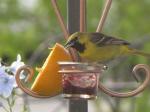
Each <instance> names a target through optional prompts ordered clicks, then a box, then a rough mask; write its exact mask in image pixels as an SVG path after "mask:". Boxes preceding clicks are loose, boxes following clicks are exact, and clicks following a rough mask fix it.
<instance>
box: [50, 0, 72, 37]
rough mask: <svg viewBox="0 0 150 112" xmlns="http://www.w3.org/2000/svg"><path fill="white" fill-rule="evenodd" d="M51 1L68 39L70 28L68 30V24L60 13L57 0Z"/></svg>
mask: <svg viewBox="0 0 150 112" xmlns="http://www.w3.org/2000/svg"><path fill="white" fill-rule="evenodd" d="M51 2H52V6H53V7H54V11H55V13H56V16H57V18H58V22H59V24H60V27H61V29H62V30H63V33H64V36H65V38H66V39H67V38H68V37H69V33H68V30H67V28H66V25H65V23H64V19H63V17H62V15H61V13H60V10H59V8H58V5H57V2H56V0H51Z"/></svg>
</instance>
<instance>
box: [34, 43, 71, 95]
mask: <svg viewBox="0 0 150 112" xmlns="http://www.w3.org/2000/svg"><path fill="white" fill-rule="evenodd" d="M71 60H72V59H71V56H70V54H69V52H68V51H67V50H66V49H65V48H64V47H63V46H62V45H60V44H58V43H56V44H55V46H54V47H53V49H52V51H51V52H50V54H49V56H48V57H47V59H46V61H45V62H44V64H43V66H42V68H41V70H40V72H39V74H38V76H37V77H36V79H35V81H34V83H33V85H32V87H31V90H32V91H34V92H36V93H38V94H40V95H46V96H55V95H58V94H60V93H61V91H62V84H61V74H58V71H59V70H60V67H59V65H58V63H57V62H59V61H71Z"/></svg>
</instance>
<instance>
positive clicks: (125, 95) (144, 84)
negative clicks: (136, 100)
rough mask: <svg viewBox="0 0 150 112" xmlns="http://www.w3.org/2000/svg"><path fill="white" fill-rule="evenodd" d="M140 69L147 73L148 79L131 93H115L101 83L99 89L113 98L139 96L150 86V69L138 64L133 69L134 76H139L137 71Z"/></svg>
mask: <svg viewBox="0 0 150 112" xmlns="http://www.w3.org/2000/svg"><path fill="white" fill-rule="evenodd" d="M139 69H143V70H144V71H145V75H146V78H145V80H144V81H143V83H142V84H141V85H140V86H139V87H138V88H136V89H135V90H133V91H130V92H125V93H120V92H115V91H112V90H110V89H108V88H106V87H104V86H103V84H102V83H99V89H100V90H102V91H103V92H104V93H106V94H108V95H110V96H112V97H120V98H126V97H131V96H135V95H137V94H139V93H140V92H142V91H143V90H144V89H145V88H146V87H147V86H148V84H149V82H150V67H149V66H148V65H145V64H138V65H136V66H135V67H134V68H133V73H134V75H137V71H138V70H139Z"/></svg>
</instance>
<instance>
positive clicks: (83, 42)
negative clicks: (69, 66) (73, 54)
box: [65, 32, 150, 63]
mask: <svg viewBox="0 0 150 112" xmlns="http://www.w3.org/2000/svg"><path fill="white" fill-rule="evenodd" d="M70 47H72V48H74V49H75V50H76V51H77V52H78V54H79V56H80V57H81V58H82V59H86V60H88V61H90V62H98V63H106V62H109V61H111V60H113V59H116V58H118V57H121V56H129V55H141V56H144V57H147V58H150V54H149V53H145V52H143V51H140V50H137V49H135V48H132V47H131V46H130V43H129V42H127V41H126V40H123V39H120V38H116V37H113V36H108V35H106V34H103V33H99V32H75V33H73V34H72V35H70V36H69V37H68V39H67V41H66V44H65V48H70Z"/></svg>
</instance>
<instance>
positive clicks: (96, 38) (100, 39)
mask: <svg viewBox="0 0 150 112" xmlns="http://www.w3.org/2000/svg"><path fill="white" fill-rule="evenodd" d="M90 37H91V38H90V40H91V42H93V43H95V44H96V45H98V46H104V45H129V44H130V43H128V42H127V41H125V40H122V39H117V38H114V37H111V36H107V35H104V34H102V33H91V36H90Z"/></svg>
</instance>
